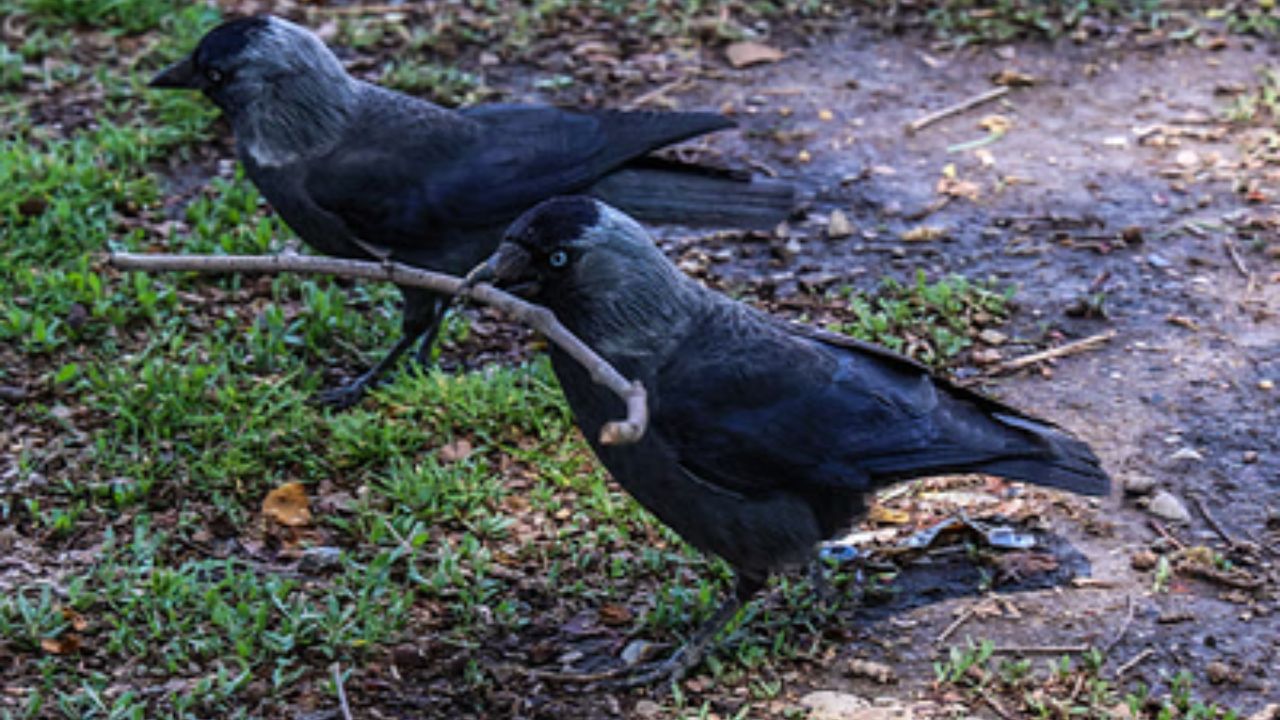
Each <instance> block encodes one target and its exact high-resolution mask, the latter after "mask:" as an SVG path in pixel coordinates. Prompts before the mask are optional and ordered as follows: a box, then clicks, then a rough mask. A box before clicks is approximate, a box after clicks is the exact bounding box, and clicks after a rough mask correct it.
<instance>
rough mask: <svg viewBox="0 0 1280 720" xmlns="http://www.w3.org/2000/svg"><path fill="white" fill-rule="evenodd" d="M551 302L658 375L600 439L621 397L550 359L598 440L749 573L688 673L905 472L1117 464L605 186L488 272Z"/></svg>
mask: <svg viewBox="0 0 1280 720" xmlns="http://www.w3.org/2000/svg"><path fill="white" fill-rule="evenodd" d="M469 279H470V280H471V281H484V280H488V281H490V282H493V283H494V284H495V285H497V286H498V287H504V288H507V289H508V290H510V291H512V292H516V293H518V294H521V295H523V296H525V297H527V298H529V299H530V300H532V301H534V302H537V303H540V304H542V305H544V306H546V307H547V308H549V309H550V310H551V311H552V312H554V314H555V316H556V317H557V318H558V319H559V320H560V321H561V322H562V323H563V324H564V325H565V326H566V327H567V328H568V329H569V330H570V331H571V332H573V333H574V334H575V335H577V336H578V338H580V339H581V340H582V341H583V342H585V343H586V344H587V345H589V346H591V347H592V348H594V349H595V350H596V351H597V352H598V353H599V354H600V355H601V356H602V357H603V358H604V359H605V360H607V361H609V362H610V363H611V364H612V365H613V366H614V367H615V368H617V370H618V371H619V372H621V373H622V374H623V375H624V376H626V377H627V378H630V379H633V380H639V381H640V382H642V383H643V384H644V387H645V388H646V389H647V390H648V399H649V410H650V424H649V427H648V430H647V432H646V433H645V435H644V436H643V437H642V438H641V440H640V441H639V442H637V443H635V444H632V445H608V446H606V445H601V444H600V443H599V441H598V437H599V432H600V428H601V425H602V424H603V423H605V422H607V421H610V420H614V419H618V418H621V417H623V416H624V415H625V409H624V407H623V403H622V401H621V400H619V399H618V398H617V397H616V396H615V395H614V394H613V393H611V392H610V391H609V390H607V389H605V388H604V387H603V386H601V385H597V384H596V383H595V382H593V381H592V379H591V376H590V374H589V373H588V371H587V370H586V369H585V368H583V367H582V366H581V365H579V364H578V363H576V362H574V361H573V360H572V359H570V358H569V357H568V356H567V355H565V354H564V353H563V352H562V351H560V350H559V349H557V348H556V347H552V348H551V361H552V367H553V369H554V371H555V374H556V377H557V378H558V379H559V381H560V386H561V388H563V390H564V394H565V397H566V398H567V400H568V402H569V407H570V408H571V409H572V411H573V415H574V418H575V420H576V422H577V423H578V427H579V428H581V430H582V432H583V434H584V435H585V436H586V438H587V439H588V441H589V442H590V443H591V446H592V449H593V450H594V451H595V453H596V456H597V457H599V459H600V461H601V462H602V463H604V466H605V467H606V468H607V469H608V470H609V472H610V473H611V474H612V475H613V477H614V478H615V479H616V480H617V481H618V482H619V483H620V484H621V485H622V487H623V488H625V489H626V490H627V492H629V493H630V494H631V495H632V496H633V497H635V499H636V500H638V501H639V502H640V504H641V505H643V506H644V507H645V508H647V509H648V510H649V511H650V512H652V513H653V514H654V515H656V516H657V517H658V519H659V520H661V521H662V522H664V523H666V525H668V526H669V527H670V528H672V529H673V530H675V532H676V533H677V534H679V535H680V537H682V538H684V539H685V540H686V541H687V542H688V543H689V544H690V545H692V546H694V547H696V548H698V549H699V550H702V551H704V552H709V553H713V554H715V555H718V556H720V557H721V558H723V559H724V560H725V561H727V562H728V563H729V565H730V566H732V567H733V570H734V573H735V575H736V588H735V590H734V593H733V595H732V596H731V597H730V598H729V599H728V600H727V601H726V602H725V603H724V604H723V605H722V606H721V607H720V609H719V610H718V611H717V612H716V613H715V614H714V616H713V617H712V618H711V619H710V621H709V622H707V623H706V624H705V625H704V626H703V627H702V628H701V629H700V630H698V632H696V633H695V634H694V635H693V636H692V638H691V639H690V640H689V641H688V642H687V643H685V645H684V646H683V647H682V648H680V649H679V650H678V651H677V652H676V653H675V654H674V655H673V656H672V657H671V658H669V659H668V660H667V661H665V662H663V663H661V664H659V665H658V666H657V667H654V668H650V669H647V670H644V671H642V672H636V673H634V675H633V677H631V678H630V679H629V680H625V681H623V683H622V684H635V683H640V682H649V681H652V680H655V679H659V678H662V677H670V678H672V679H675V678H678V677H680V676H681V675H683V673H684V672H685V671H686V670H688V669H689V668H690V667H692V666H693V665H695V664H697V663H698V662H699V660H700V658H701V657H702V654H703V652H704V650H705V649H706V647H707V645H708V643H709V641H710V639H711V638H712V637H713V636H714V635H715V634H717V633H718V632H719V630H720V629H722V628H723V627H724V626H725V624H726V623H728V622H729V621H730V620H731V619H732V617H733V616H734V614H735V613H736V612H737V611H738V609H739V608H740V607H741V606H742V605H743V604H744V603H746V602H747V601H748V600H750V599H751V598H752V596H754V595H755V594H756V593H757V592H758V591H759V590H760V589H761V587H762V586H763V585H764V583H765V581H766V580H767V578H768V577H769V575H770V574H772V573H775V572H778V571H781V570H785V569H788V568H792V567H794V566H799V565H803V564H806V563H809V562H810V561H812V560H813V559H814V558H815V554H816V550H817V547H818V545H819V543H821V542H822V541H823V540H826V539H830V538H832V537H833V536H835V535H837V534H838V533H841V532H842V531H844V530H845V529H846V528H847V527H848V526H849V525H850V524H851V523H852V522H854V521H855V520H857V519H858V518H860V517H861V516H862V515H863V513H864V511H865V509H866V506H865V504H864V500H863V498H864V496H865V495H866V494H868V493H872V492H875V491H876V490H878V489H880V488H883V487H885V486H887V485H890V484H892V483H895V482H899V481H904V480H910V479H913V478H921V477H929V476H934V475H943V474H949V473H985V474H989V475H996V476H1000V477H1003V478H1008V479H1011V480H1020V481H1023V482H1029V483H1034V484H1037V485H1044V486H1048V487H1053V488H1060V489H1063V490H1070V491H1072V492H1076V493H1083V494H1088V495H1105V494H1106V493H1107V492H1108V491H1109V489H1110V480H1109V478H1108V476H1107V474H1106V472H1105V471H1103V469H1102V468H1101V466H1100V464H1099V461H1098V458H1097V457H1096V456H1095V455H1094V454H1093V452H1092V451H1090V449H1089V447H1088V446H1087V445H1085V444H1084V443H1083V442H1081V441H1080V440H1077V439H1075V438H1073V437H1071V436H1070V435H1068V434H1067V433H1066V432H1065V431H1064V430H1062V429H1060V428H1058V427H1056V426H1054V425H1052V424H1051V423H1048V422H1045V421H1043V420H1039V419H1036V418H1034V417H1032V416H1030V415H1028V414H1026V413H1023V412H1021V411H1019V410H1016V409H1014V408H1012V407H1009V406H1007V405H1005V404H1003V403H1001V402H998V401H996V400H993V399H991V398H988V397H984V396H982V395H980V394H978V393H976V392H974V391H972V390H967V389H965V388H962V387H958V386H956V385H953V384H951V383H949V382H947V381H946V380H945V379H943V378H940V377H936V376H934V375H932V374H931V373H930V372H929V370H928V369H927V368H925V367H924V366H922V365H920V364H918V363H916V362H915V361H913V360H910V359H908V358H906V357H903V356H901V355H898V354H896V353H893V352H891V351H889V350H887V349H885V348H883V347H880V346H877V345H873V344H869V343H864V342H860V341H858V340H854V339H852V338H848V337H845V336H842V335H838V334H834V333H827V332H825V331H822V330H818V329H815V328H811V327H808V326H804V325H799V324H794V323H790V322H785V321H782V320H780V319H776V318H773V317H770V316H769V315H766V314H764V313H762V312H760V311H758V310H756V309H754V308H752V307H750V306H748V305H745V304H743V303H739V302H735V301H733V300H730V299H729V298H727V297H725V296H723V295H721V294H718V293H716V292H713V291H711V290H708V289H706V288H704V287H703V286H702V285H700V284H699V283H697V282H695V281H694V280H692V279H690V278H688V277H686V276H685V275H683V274H682V273H681V272H680V270H678V269H677V268H676V266H675V265H673V264H672V263H671V262H670V261H669V260H668V259H667V258H666V257H665V256H664V255H663V254H662V252H661V251H660V250H659V249H658V248H657V247H656V246H655V245H654V243H653V241H652V240H651V239H650V237H649V235H648V234H647V233H646V232H645V230H644V229H643V228H642V227H641V226H640V225H639V224H638V223H637V222H636V221H635V220H633V219H631V218H630V217H628V216H627V215H625V214H623V213H622V212H620V211H618V210H616V209H614V208H612V207H609V206H608V205H605V204H604V203H602V202H599V201H597V200H594V199H592V198H588V197H583V196H576V197H565V198H556V199H552V200H548V201H546V202H543V203H541V204H539V205H538V206H536V207H535V208H533V209H532V210H530V211H529V212H527V213H525V214H524V215H522V216H521V217H520V218H519V219H517V220H516V222H515V223H514V224H513V225H512V226H511V228H510V229H509V230H508V231H507V233H506V235H505V237H504V239H503V242H502V244H501V245H500V246H499V248H498V250H497V252H495V253H494V255H493V256H492V257H491V258H490V259H489V260H488V261H487V263H485V264H484V265H483V266H481V267H478V268H477V269H476V270H475V271H473V272H472V274H471V276H470V278H469Z"/></svg>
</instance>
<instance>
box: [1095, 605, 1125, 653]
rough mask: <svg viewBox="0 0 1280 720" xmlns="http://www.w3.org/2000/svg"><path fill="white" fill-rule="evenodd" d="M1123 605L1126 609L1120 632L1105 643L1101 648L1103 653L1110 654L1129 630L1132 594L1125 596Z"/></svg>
mask: <svg viewBox="0 0 1280 720" xmlns="http://www.w3.org/2000/svg"><path fill="white" fill-rule="evenodd" d="M1125 605H1126V606H1127V610H1126V612H1125V616H1124V622H1123V623H1121V624H1120V632H1118V633H1116V636H1115V637H1113V638H1111V642H1109V643H1107V644H1106V646H1105V647H1103V648H1102V654H1103V655H1110V654H1111V651H1112V650H1114V649H1115V647H1116V646H1117V645H1119V644H1120V641H1121V640H1124V636H1125V634H1126V633H1128V632H1129V626H1130V625H1132V624H1133V596H1132V595H1126V596H1125Z"/></svg>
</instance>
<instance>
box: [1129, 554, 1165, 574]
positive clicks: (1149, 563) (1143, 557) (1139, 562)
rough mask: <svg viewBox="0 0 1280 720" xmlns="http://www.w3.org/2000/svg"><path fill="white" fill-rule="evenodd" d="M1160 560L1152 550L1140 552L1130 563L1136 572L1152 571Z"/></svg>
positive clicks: (1130, 559)
mask: <svg viewBox="0 0 1280 720" xmlns="http://www.w3.org/2000/svg"><path fill="white" fill-rule="evenodd" d="M1157 562H1159V558H1157V557H1156V554H1155V553H1153V552H1151V551H1150V550H1139V551H1138V552H1136V553H1134V554H1133V557H1131V558H1129V563H1130V564H1131V565H1133V569H1134V570H1144V571H1145V570H1150V569H1151V568H1154V567H1155V566H1156V563H1157Z"/></svg>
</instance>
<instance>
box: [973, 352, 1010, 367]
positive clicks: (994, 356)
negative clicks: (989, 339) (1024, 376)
mask: <svg viewBox="0 0 1280 720" xmlns="http://www.w3.org/2000/svg"><path fill="white" fill-rule="evenodd" d="M1003 359H1004V356H1002V355H1001V354H1000V351H999V350H996V349H995V348H981V349H979V350H974V351H973V362H974V363H976V364H978V365H994V364H996V363H998V362H1000V361H1001V360H1003Z"/></svg>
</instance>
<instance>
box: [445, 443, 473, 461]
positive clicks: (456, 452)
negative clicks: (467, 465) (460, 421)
mask: <svg viewBox="0 0 1280 720" xmlns="http://www.w3.org/2000/svg"><path fill="white" fill-rule="evenodd" d="M437 457H439V458H440V462H442V463H456V462H462V461H463V460H466V459H467V458H469V457H471V441H470V440H468V439H466V438H458V439H457V440H454V441H453V442H451V443H449V444H448V445H444V446H442V447H441V448H440V452H439V454H438V455H437Z"/></svg>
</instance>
